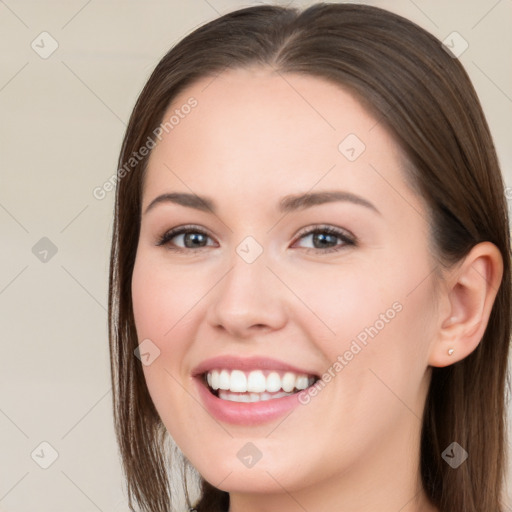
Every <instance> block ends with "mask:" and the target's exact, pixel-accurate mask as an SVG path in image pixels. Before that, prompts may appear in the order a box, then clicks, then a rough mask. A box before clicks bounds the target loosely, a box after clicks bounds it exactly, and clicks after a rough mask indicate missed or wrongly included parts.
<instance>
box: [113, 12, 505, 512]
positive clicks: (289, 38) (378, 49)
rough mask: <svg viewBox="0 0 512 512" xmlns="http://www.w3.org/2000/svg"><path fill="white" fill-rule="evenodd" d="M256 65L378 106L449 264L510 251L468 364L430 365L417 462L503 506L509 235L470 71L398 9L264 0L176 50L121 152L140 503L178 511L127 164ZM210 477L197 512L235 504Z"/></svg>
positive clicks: (451, 485) (475, 506)
mask: <svg viewBox="0 0 512 512" xmlns="http://www.w3.org/2000/svg"><path fill="white" fill-rule="evenodd" d="M253 65H261V66H266V67H271V68H272V69H274V70H277V71H278V72H280V73H288V72H293V73H303V74H305V75H310V76H314V77H319V78H323V79H326V80H329V81H332V82H334V83H336V84H339V85H340V86H342V87H344V88H345V89H347V90H349V91H350V92H352V93H353V94H354V95H355V96H356V97H357V98H358V99H359V100H360V101H361V102H362V103H363V104H364V105H365V106H366V107H367V108H368V109H370V110H371V111H372V112H373V113H374V114H375V116H376V117H377V119H378V120H379V121H380V122H381V123H383V124H384V126H386V127H387V129H388V130H389V132H390V133H391V134H392V135H393V136H394V138H395V140H396V141H397V143H398V144H399V146H400V147H401V149H402V151H403V153H404V155H405V156H406V158H407V160H408V161H409V162H410V165H408V166H407V167H408V168H407V176H408V178H410V180H411V183H413V185H414V187H415V188H416V190H418V191H419V193H420V194H421V195H422V196H423V197H424V198H425V200H426V202H427V204H428V207H429V213H430V215H431V218H432V239H433V245H434V249H435V252H436V255H437V257H438V258H439V260H440V261H441V262H443V264H444V265H446V266H449V265H450V264H451V263H453V262H456V261H458V260H460V259H461V258H463V257H464V256H465V255H466V254H467V253H468V252H469V250H470V249H471V248H472V247H473V246H474V245H475V244H477V243H479V242H481V241H490V242H492V243H494V244H495V245H496V246H497V247H498V248H499V250H500V251H501V254H502V256H503V260H504V273H503V280H502V283H501V286H500V288H499V291H498V294H497V297H496V300H495V303H494V306H493V309H492V312H491V316H490V320H489V323H488V326H487V329H486V331H485V334H484V336H483V339H482V340H481V342H480V344H479V345H478V347H477V348H476V349H475V350H474V351H473V352H472V353H471V354H470V355H469V356H468V357H466V358H465V359H463V360H462V361H459V362H458V363H456V364H453V365H450V366H447V367H444V368H433V373H432V380H431V384H430V388H429V393H428V396H427V400H426V403H425V410H424V417H423V425H422V436H421V462H420V464H421V475H422V481H423V486H424V489H425V492H426V493H427V495H428V497H429V498H430V500H431V501H432V502H433V503H434V504H435V505H436V506H437V507H438V508H439V509H440V511H441V512H453V511H462V510H464V511H465V512H483V511H486V512H487V511H489V512H490V511H493V512H494V511H501V510H503V509H504V505H503V503H502V501H501V500H502V498H503V497H502V492H503V480H504V474H505V467H506V466H505V464H506V452H505V446H506V405H505V399H506V396H505V390H506V384H507V383H508V384H509V385H510V382H509V381H508V379H507V357H508V351H509V345H510V328H511V325H510V321H511V320H510V319H511V302H510V300H511V297H510V290H511V276H510V239H509V238H510V233H509V226H508V214H507V207H506V199H505V194H504V184H503V181H502V176H501V173H500V169H499V164H498V160H497V156H496V152H495V149H494V145H493V141H492V138H491V135H490V132H489V128H488V125H487V122H486V120H485V117H484V114H483V112H482V108H481V106H480V102H479V100H478V97H477V95H476V93H475V90H474V88H473V86H472V84H471V82H470V80H469V77H468V75H467V74H466V72H465V71H464V68H463V67H462V65H461V64H460V62H459V61H458V59H456V58H454V57H453V56H451V55H450V54H449V53H448V52H447V51H445V49H444V48H442V45H441V43H440V41H438V40H437V39H436V38H435V37H434V36H432V35H431V34H429V33H428V32H426V31H425V30H423V29H422V28H420V27H419V26H417V25H416V24H414V23H412V22H410V21H408V20H406V19H404V18H402V17H401V16H398V15H395V14H393V13H390V12H388V11H385V10H383V9H379V8H376V7H370V6H364V5H352V4H315V5H313V6H311V7H309V8H307V9H305V10H303V11H300V10H297V9H292V8H284V7H278V6H268V5H262V6H257V7H250V8H246V9H241V10H238V11H234V12H231V13H229V14H226V15H224V16H222V17H220V18H218V19H216V20H214V21H212V22H210V23H207V24H206V25H203V26H201V27H200V28H198V29H196V30H195V31H193V32H192V33H191V34H189V35H188V36H187V37H185V38H184V39H183V40H181V41H180V42H179V43H178V44H177V45H176V46H175V47H174V48H172V49H171V50H170V51H169V52H168V53H167V54H166V55H165V56H164V57H163V58H162V60H161V61H160V62H159V64H158V65H157V67H156V68H155V70H154V72H153V73H152V75H151V77H150V78H149V80H148V82H147V84H146V85H145V87H144V89H143V91H142V92H141V94H140V96H139V98H138V100H137V103H136V105H135V108H134V110H133V113H132V115H131V118H130V121H129V125H128V128H127V131H126V134H125V137H124V141H123V145H122V149H121V154H120V157H119V171H118V183H117V189H116V204H115V218H114V230H113V240H112V253H111V261H110V281H109V335H110V350H111V369H112V383H113V405H114V418H115V429H116V434H117V439H118V443H119V447H120V452H121V456H122V462H123V468H124V471H125V474H126V479H127V486H128V496H129V502H130V507H131V509H132V510H134V509H133V508H132V507H133V500H135V502H137V504H138V505H139V507H140V508H141V510H143V511H150V512H167V511H169V510H171V508H170V496H171V492H170V489H171V483H170V481H169V478H170V477H169V465H170V461H169V456H168V454H167V452H166V450H165V448H164V445H165V442H166V435H168V434H166V431H165V428H164V426H163V425H162V421H161V419H160V417H159V415H158V413H157V411H156V409H155V407H154V405H153V403H152V401H151V399H150V396H149V393H148V390H147V387H146V384H145V380H144V375H143V372H142V367H141V363H140V361H139V360H138V359H137V358H136V357H135V356H134V349H135V348H136V347H137V344H138V340H137V336H136V330H135V324H134V318H133V312H132V297H131V277H132V270H133V265H134V260H135V254H136V249H137V242H138V236H139V223H140V214H141V190H142V183H143V178H144V171H145V168H146V163H147V160H148V156H147V155H146V156H144V157H143V158H140V159H137V161H136V162H135V161H134V162H135V163H134V164H133V166H132V167H131V168H128V169H127V167H126V162H128V161H129V160H130V158H133V156H134V154H138V151H139V150H140V148H141V147H143V146H144V145H146V144H147V141H148V140H149V138H151V137H154V131H155V129H157V128H158V126H159V125H160V123H161V122H162V120H163V119H162V118H163V115H164V112H165V111H166V109H167V107H168V106H169V104H170V102H171V101H172V100H173V98H175V97H176V95H177V94H178V93H179V92H181V91H182V90H183V89H185V88H186V87H187V86H189V85H191V84H192V83H193V82H194V81H195V80H197V79H199V78H204V77H207V76H212V77H213V76H215V75H216V74H218V73H219V72H221V71H223V70H224V69H230V68H242V67H248V66H253ZM132 163H133V162H132ZM123 166H124V167H123ZM123 169H124V171H123ZM453 441H456V442H457V443H459V444H460V445H461V446H462V447H463V448H464V449H465V450H466V451H467V452H468V453H469V458H468V459H467V461H466V462H465V463H464V464H462V465H460V466H459V467H458V468H457V469H452V468H451V467H450V466H449V465H448V464H447V463H446V462H445V461H444V460H443V458H442V455H441V454H442V452H443V450H444V449H445V448H446V447H447V446H448V445H450V444H451V443H452V442H453ZM202 485H203V487H202V495H201V496H202V498H201V500H200V503H199V504H198V505H196V507H197V509H198V510H201V511H203V510H208V511H210V510H211V511H214V510H215V511H217V510H227V505H228V503H229V495H228V493H226V492H223V491H221V490H218V489H215V488H214V487H212V486H211V485H210V484H208V483H207V482H205V481H202Z"/></svg>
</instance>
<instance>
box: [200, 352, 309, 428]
mask: <svg viewBox="0 0 512 512" xmlns="http://www.w3.org/2000/svg"><path fill="white" fill-rule="evenodd" d="M214 369H227V370H230V369H231V370H235V369H238V370H243V371H251V370H275V371H281V372H286V371H290V372H294V373H297V374H307V375H316V374H315V373H314V372H311V371H309V370H305V369H303V368H299V367H296V366H292V365H290V364H288V363H284V362H282V361H278V360H276V359H270V358H267V357H249V358H241V357H236V356H229V355H226V356H218V357H214V358H211V359H207V360H205V361H203V362H202V363H201V364H199V365H198V366H197V367H196V368H194V370H193V372H192V375H193V377H194V381H195V383H196V386H197V389H198V392H199V395H200V397H201V400H202V402H203V404H204V405H205V407H206V409H207V410H208V412H209V413H210V414H211V415H212V416H214V417H215V418H217V419H218V420H220V421H223V422H226V423H232V424H238V425H256V424H261V423H266V422H270V421H272V420H275V419H277V418H279V417H281V416H283V415H285V414H286V413H287V412H289V411H291V410H292V409H293V408H295V407H297V406H298V405H299V404H300V402H299V400H298V393H295V394H293V395H289V396H285V397H282V398H274V399H271V400H264V401H260V402H231V401H228V400H222V399H220V398H218V397H217V396H215V395H214V394H213V393H212V392H211V391H210V389H209V388H208V386H207V384H206V383H205V381H204V379H203V374H204V373H206V372H208V371H211V370H214Z"/></svg>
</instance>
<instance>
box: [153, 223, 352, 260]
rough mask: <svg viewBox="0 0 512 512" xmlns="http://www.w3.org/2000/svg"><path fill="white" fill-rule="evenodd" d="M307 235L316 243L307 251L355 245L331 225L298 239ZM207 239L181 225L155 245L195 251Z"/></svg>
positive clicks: (204, 235)
mask: <svg viewBox="0 0 512 512" xmlns="http://www.w3.org/2000/svg"><path fill="white" fill-rule="evenodd" d="M308 237H312V241H313V245H318V246H317V247H313V248H308V247H305V249H306V251H308V252H310V251H313V252H316V253H328V252H334V251H339V250H341V249H343V248H344V247H346V246H355V245H357V244H356V239H355V237H353V236H352V235H350V234H349V233H348V232H346V231H344V230H341V229H337V228H333V227H332V226H315V227H314V228H313V229H311V228H309V230H308V231H306V232H303V233H302V234H301V235H300V236H299V240H303V239H306V238H308ZM173 239H176V240H180V245H176V242H172V240H173ZM208 239H210V240H212V238H211V237H210V235H209V234H208V233H207V232H206V231H204V230H202V229H201V228H199V227H197V226H181V227H178V228H174V229H171V230H170V231H167V232H166V233H164V234H163V235H162V236H161V237H160V238H159V240H158V242H157V244H156V245H158V246H164V245H165V246H167V247H168V248H169V249H170V250H173V251H178V252H185V251H186V250H187V249H191V250H193V251H197V250H201V249H204V248H206V247H208V246H212V244H208ZM336 240H340V241H341V243H340V242H336ZM171 242H172V243H171ZM181 244H183V245H181ZM333 244H334V245H333Z"/></svg>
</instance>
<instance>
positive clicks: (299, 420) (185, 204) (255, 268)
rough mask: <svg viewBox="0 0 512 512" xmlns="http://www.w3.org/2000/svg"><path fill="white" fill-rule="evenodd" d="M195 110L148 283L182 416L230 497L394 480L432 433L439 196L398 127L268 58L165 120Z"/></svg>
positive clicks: (176, 136)
mask: <svg viewBox="0 0 512 512" xmlns="http://www.w3.org/2000/svg"><path fill="white" fill-rule="evenodd" d="M190 98H194V99H195V100H194V101H196V102H197V104H196V105H195V107H194V108H193V109H188V108H186V109H183V108H182V107H183V105H185V104H187V102H189V101H190ZM176 109H181V110H179V111H180V112H181V113H182V115H181V116H180V119H179V123H176V124H174V125H173V128H172V129H171V130H168V133H165V132H164V136H163V137H162V139H161V140H160V141H159V142H158V144H157V146H156V147H155V148H154V149H153V151H152V154H151V157H150V160H149V165H148V169H147V174H146V176H145V181H144V189H143V201H142V212H143V213H142V218H141V230H140V239H139V243H138V248H137V256H136V261H135V267H134V271H133V279H132V294H133V309H134V316H135V323H136V328H137V335H138V339H139V343H141V342H143V340H146V341H145V342H144V343H146V347H150V348H151V350H149V352H150V353H151V356H149V357H148V364H146V365H144V366H143V369H144V375H145V378H146V382H147V386H148V389H149V392H150V395H151V398H152V400H153V402H154V404H155V406H156V408H157V411H158V413H159V415H160V417H161V419H162V421H163V422H164V424H165V426H166V428H167V430H168V431H169V433H170V434H171V436H172V438H173V439H174V440H175V441H176V443H177V444H178V446H179V447H180V448H181V450H182V451H183V452H184V454H185V455H186V457H187V458H188V459H189V460H190V461H191V463H192V464H193V465H194V466H195V467H196V468H197V469H198V471H199V472H200V473H201V474H202V476H203V477H204V478H205V479H206V480H208V481H210V482H211V483H212V484H213V485H216V486H218V487H219V488H221V489H224V490H227V491H231V492H282V489H283V488H285V489H287V490H288V491H289V492H292V491H294V490H296V489H301V488H304V486H305V485H314V484H317V485H322V483H325V482H328V481H333V480H335V479H338V478H340V477H341V475H345V476H347V477H348V475H355V474H356V473H357V474H358V475H362V474H363V473H365V474H366V476H369V475H370V473H369V472H372V471H374V472H376V471H378V472H379V474H380V475H382V474H383V473H386V472H388V476H389V468H396V463H397V458H398V459H400V458H401V457H402V456H403V453H404V452H405V453H406V454H407V457H409V458H410V457H411V455H410V454H411V453H416V450H417V447H418V444H419V431H420V427H421V422H420V419H419V418H421V414H422V409H423V405H424V400H425V396H426V392H427V389H428V382H429V377H430V374H429V371H428V370H429V367H428V350H429V344H430V341H431V338H432V334H433V332H434V329H435V315H434V314H433V304H434V302H433V283H432V277H431V271H432V269H433V268H434V264H433V261H432V256H431V254H430V252H429V247H428V237H429V223H428V220H427V213H426V208H425V205H424V204H423V201H422V199H421V198H420V197H418V196H417V195H416V194H415V193H414V192H413V191H412V190H411V189H410V188H409V187H408V185H407V183H406V181H405V177H404V170H403V164H402V160H401V156H400V152H399V150H398V148H397V146H396V144H395V142H394V141H393V139H392V138H391V136H390V135H389V134H388V133H387V132H386V130H385V129H384V127H383V126H382V125H381V124H380V123H379V122H378V121H377V120H376V119H375V118H374V117H373V116H372V115H370V114H369V113H368V112H367V111H366V110H365V109H364V108H363V107H362V106H361V104H359V103H358V102H357V101H356V100H355V99H354V98H353V97H352V96H351V95H350V94H349V93H348V92H346V91H345V90H343V89H342V88H340V87H339V86H337V85H334V84H331V83H329V82H327V81H324V80H321V79H318V78H314V77H308V76H300V75H294V74H288V75H284V76H279V75H275V74H272V73H271V72H270V71H267V70H263V69H250V70H230V71H228V72H225V73H223V74H221V75H219V76H218V77H217V78H215V79H212V78H208V79H203V80H201V81H200V82H198V83H196V84H194V85H193V86H191V87H189V88H188V89H187V90H185V91H183V92H182V93H181V94H180V95H179V97H177V98H176V99H175V100H174V101H173V104H172V105H171V106H170V108H169V109H168V111H167V113H166V114H165V116H164V120H167V119H168V118H170V117H171V115H173V113H174V112H175V110H176ZM185 111H186V112H188V114H186V115H185V114H183V112H185ZM324 193H330V194H331V195H330V196H328V195H326V194H324ZM165 194H191V195H192V197H191V198H190V197H189V198H188V199H187V198H184V197H185V196H182V197H181V199H177V196H167V198H165V197H161V196H163V195H165ZM304 194H310V195H311V196H310V200H309V201H308V200H307V199H304V198H302V200H299V199H297V198H298V197H299V196H302V195H304ZM322 194H323V195H322ZM197 196H200V197H201V198H203V200H202V201H193V199H194V198H196V200H197ZM172 197H174V200H173V199H172ZM156 198H160V199H158V200H157V201H156V202H155V199H156ZM294 199H297V200H294ZM328 199H330V200H328ZM197 203H199V204H197ZM205 205H206V206H205ZM318 379H320V380H318ZM208 382H210V385H211V386H209V385H208ZM313 382H314V383H313ZM219 386H220V388H224V389H220V390H218V389H217V390H215V391H213V392H212V390H210V387H219ZM247 386H249V388H250V389H249V391H247V392H244V389H247ZM308 386H309V387H308ZM278 388H279V390H278V391H276V389H278ZM304 388H306V389H304ZM283 395H284V396H283ZM252 400H254V401H252ZM409 444H410V450H407V449H405V450H404V446H406V445H409ZM304 461H307V464H305V463H304ZM404 464H405V467H407V468H409V469H410V466H411V464H410V462H404ZM407 464H409V466H407ZM392 471H395V470H392ZM375 474H377V473H375ZM391 476H396V473H395V474H393V475H391Z"/></svg>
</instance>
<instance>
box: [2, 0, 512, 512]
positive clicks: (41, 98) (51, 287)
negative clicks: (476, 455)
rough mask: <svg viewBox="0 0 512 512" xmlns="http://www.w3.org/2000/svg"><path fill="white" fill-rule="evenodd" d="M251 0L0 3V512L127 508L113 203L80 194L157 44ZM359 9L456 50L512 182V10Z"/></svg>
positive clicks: (108, 164) (493, 2)
mask: <svg viewBox="0 0 512 512" xmlns="http://www.w3.org/2000/svg"><path fill="white" fill-rule="evenodd" d="M256 3H257V2H242V1H232V0H231V1H230V0H191V1H182V2H180V1H178V0H174V1H157V0H151V1H144V2H143V1H125V2H120V1H112V0H104V1H100V0H89V1H86V0H73V1H67V2H64V1H60V2H59V1H49V2H42V1H35V0H27V1H15V0H5V1H0V45H1V66H0V111H1V119H2V122H1V126H0V144H1V146H0V150H1V153H0V154H1V160H0V162H1V170H0V177H1V187H0V226H1V232H2V239H3V240H4V241H3V244H2V247H3V250H2V251H1V252H0V315H1V316H0V318H1V328H2V341H1V349H2V351H1V353H2V357H1V358H0V382H1V386H0V432H1V436H0V461H1V463H0V511H3V512H7V511H9V512H14V511H16V512H29V511H30V512H36V511H37V512H69V511H73V512H80V511H91V512H93V511H98V510H100V511H109V512H121V511H127V510H128V509H127V507H126V503H125V500H124V497H123V486H122V477H121V472H120V464H119V461H118V458H117V447H116V445H115V442H114V437H113V429H112V414H111V392H110V373H109V371H110V370H109V360H108V344H107V343H108V342H107V316H106V304H107V277H108V258H109V246H110V236H111V227H112V210H113V199H114V195H113V193H110V194H107V197H106V198H105V199H103V200H97V199H95V198H94V197H93V194H92V191H93V189H94V188H95V187H97V186H101V185H102V184H103V183H104V182H105V180H107V179H108V178H109V177H110V176H111V175H112V174H113V173H114V172H115V170H116V160H117V156H118V152H119V149H120V144H121V140H122V136H123V133H124V129H125V125H126V122H127V120H128V117H129V114H130V112H131V109H132V107H133V105H134V102H135V100H136V97H137V95H138V93H139V92H140V90H141V88H142V86H143V84H144V83H145V81H146V79H147V78H148V76H149V73H150V72H151V71H152V70H153V68H154V66H155V65H156V64H157V62H158V61H159V59H160V58H161V57H162V56H163V54H164V53H165V52H166V51H167V50H168V49H169V47H170V46H171V45H172V44H174V43H175V42H176V41H178V40H179V39H180V38H182V37H183V36H184V35H185V34H187V33H189V32H190V31H191V30H193V29H194V28H195V27H197V26H198V25H199V24H202V23H203V22H205V21H207V20H210V19H212V18H214V17H216V16H217V15H218V14H221V13H225V12H227V11H230V10H233V9H236V8H239V7H244V6H248V5H252V4H256ZM260 3H261V2H260ZM292 3H293V4H294V5H297V6H305V5H308V4H310V3H311V2H300V1H298V0H297V1H295V2H292ZM364 3H369V4H372V5H377V6H380V7H384V8H388V9H390V10H393V11H395V12H397V13H399V14H402V15H404V16H406V17H408V18H410V19H412V20H414V21H416V22H417V23H419V24H420V25H421V26H423V27H425V28H426V29H427V30H429V31H431V32H432V33H433V34H435V35H436V36H437V37H439V38H440V39H444V38H446V37H447V36H448V35H449V34H450V33H452V32H453V31H457V32H459V33H460V34H461V35H462V37H463V38H464V39H465V40H466V41H467V42H468V43H469V47H468V49H467V50H466V51H465V52H464V53H463V54H462V55H461V56H460V59H461V61H462V63H463V64H464V66H465V67H466V69H467V70H468V72H469V74H470V76H471V78H472V80H473V82H474V85H475V87H476V89H477V91H478V93H479V95H480V98H481V101H482V103H483V106H484V110H485V111H486V114H487V116H488V120H489V123H490V126H491V130H492V132H493V135H494V138H495V143H496V147H497V150H498V154H499V157H500V160H501V163H502V166H503V171H504V174H505V178H506V181H507V183H508V184H510V185H512V174H511V164H512V150H511V147H512V144H510V134H511V132H512V66H511V62H510V61H511V57H510V55H512V31H510V22H511V20H512V1H511V0H498V1H497V0H472V1H462V0H461V1H426V0H414V1H413V0H403V1H396V2H392V1H388V0H380V1H369V2H364ZM43 31H46V32H48V33H49V34H50V35H51V37H52V38H53V39H54V40H55V41H56V42H57V43H58V48H57V50H56V51H55V52H54V53H53V54H52V55H51V56H49V57H48V58H46V59H43V58H41V57H40V56H39V54H38V53H36V51H34V50H33V49H32V47H31V43H32V41H34V40H35V43H34V45H35V44H38V41H39V47H37V46H36V48H38V51H39V52H43V51H48V50H49V49H51V39H50V38H49V36H41V37H44V38H45V39H44V41H45V43H44V48H43V47H42V46H43V44H41V43H40V41H41V37H39V38H38V36H39V34H41V32H43ZM511 197H512V194H511ZM43 237H47V238H48V239H49V240H51V242H52V244H53V245H54V246H55V248H56V249H57V253H56V254H55V255H53V256H52V253H51V251H50V252H49V253H48V255H47V256H46V258H47V261H46V262H42V261H40V259H38V257H36V255H35V254H34V253H33V247H34V246H35V244H36V243H38V242H39V241H40V239H41V238H43ZM39 243H40V244H43V245H44V244H45V243H48V242H44V241H43V242H39ZM36 247H39V246H36ZM41 247H43V246H41ZM41 247H39V250H43V249H41ZM36 252H37V251H36ZM43 255H44V254H40V256H41V257H42V256H43ZM509 410H510V409H509ZM41 442H47V443H49V444H50V445H51V446H52V447H53V449H54V450H55V451H56V452H57V453H58V458H57V459H56V460H55V462H54V463H53V464H52V465H51V466H50V467H49V468H48V469H42V468H41V467H40V466H39V465H38V463H39V464H41V463H44V462H45V461H46V462H50V461H51V454H52V451H51V450H52V449H51V448H49V447H48V446H46V445H43V446H42V447H41V446H40V443H41ZM34 450H35V452H34ZM41 450H42V451H41ZM32 453H33V458H32V456H31V454H32ZM470 456H471V454H470ZM36 461H37V462H38V463H36ZM510 478H511V479H512V476H511V477H510ZM509 493H510V495H511V498H512V486H511V487H510V489H509ZM311 512H313V511H311Z"/></svg>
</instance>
